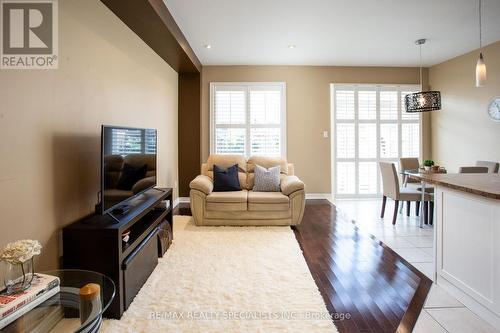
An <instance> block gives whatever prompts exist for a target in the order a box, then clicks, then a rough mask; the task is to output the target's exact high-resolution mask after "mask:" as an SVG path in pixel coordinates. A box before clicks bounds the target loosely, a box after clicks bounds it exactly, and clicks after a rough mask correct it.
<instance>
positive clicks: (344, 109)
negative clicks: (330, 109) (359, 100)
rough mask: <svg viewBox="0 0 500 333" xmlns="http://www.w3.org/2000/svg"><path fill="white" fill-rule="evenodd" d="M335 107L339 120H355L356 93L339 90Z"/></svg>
mask: <svg viewBox="0 0 500 333" xmlns="http://www.w3.org/2000/svg"><path fill="white" fill-rule="evenodd" d="M335 105H336V111H337V119H354V91H352V90H337V93H336V94H335Z"/></svg>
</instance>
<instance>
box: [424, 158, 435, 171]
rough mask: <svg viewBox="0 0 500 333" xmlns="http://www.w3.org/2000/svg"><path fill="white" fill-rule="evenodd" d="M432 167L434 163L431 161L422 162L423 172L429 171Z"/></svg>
mask: <svg viewBox="0 0 500 333" xmlns="http://www.w3.org/2000/svg"><path fill="white" fill-rule="evenodd" d="M433 165H434V161H433V160H425V161H424V169H425V171H430V170H431V168H432V166H433Z"/></svg>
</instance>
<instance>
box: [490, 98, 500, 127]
mask: <svg viewBox="0 0 500 333" xmlns="http://www.w3.org/2000/svg"><path fill="white" fill-rule="evenodd" d="M488 114H489V116H490V118H491V120H493V121H498V122H500V97H495V98H493V100H492V101H491V103H490V105H489V106H488Z"/></svg>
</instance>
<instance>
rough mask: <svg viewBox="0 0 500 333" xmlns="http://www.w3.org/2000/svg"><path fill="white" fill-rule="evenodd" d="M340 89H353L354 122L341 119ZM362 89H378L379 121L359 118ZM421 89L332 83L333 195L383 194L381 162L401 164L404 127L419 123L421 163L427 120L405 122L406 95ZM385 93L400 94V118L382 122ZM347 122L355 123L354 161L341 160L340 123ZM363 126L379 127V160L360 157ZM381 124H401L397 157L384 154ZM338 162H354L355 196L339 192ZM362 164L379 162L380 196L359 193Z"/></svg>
mask: <svg viewBox="0 0 500 333" xmlns="http://www.w3.org/2000/svg"><path fill="white" fill-rule="evenodd" d="M338 90H352V91H354V118H353V119H337V110H336V97H337V95H336V91H338ZM360 90H375V91H376V98H375V103H376V117H375V119H370V120H368V119H359V110H358V104H359V103H358V95H357V94H358V91H360ZM420 90H421V86H420V85H418V84H355V83H332V84H330V108H331V112H330V115H331V124H330V126H331V133H332V135H331V156H332V165H331V177H332V184H331V186H332V195H333V197H335V198H375V197H379V196H380V195H381V187H382V179H381V175H380V170H379V166H378V162H379V161H384V162H392V163H396V165H399V158H401V157H402V150H403V145H402V142H403V136H402V127H403V126H402V125H403V124H417V123H418V124H419V156H418V158H419V160H422V156H423V135H422V134H423V117H422V115H421V114H420V113H418V120H416V119H403V117H402V114H403V112H404V111H403V103H402V92H407V91H420ZM381 91H397V96H398V112H397V114H398V116H397V119H380V113H381V112H380V111H381V110H380V92H381ZM340 123H347V124H354V158H337V131H336V128H337V124H340ZM360 124H375V126H376V141H377V142H376V149H377V152H376V157H375V158H360V157H359V151H360V149H359V125H360ZM381 124H397V128H398V156H397V157H395V158H391V157H390V158H382V157H381V152H380V150H381V149H380V134H381V133H380V132H381V130H380V125H381ZM338 162H354V166H355V174H354V181H355V184H354V193H350V194H347V193H340V194H339V193H338V189H337V163H338ZM360 162H375V163H376V164H377V193H374V194H360V193H359V163H360Z"/></svg>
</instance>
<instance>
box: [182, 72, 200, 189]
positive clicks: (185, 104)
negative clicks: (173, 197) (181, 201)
mask: <svg viewBox="0 0 500 333" xmlns="http://www.w3.org/2000/svg"><path fill="white" fill-rule="evenodd" d="M200 101H201V74H189V73H181V74H179V196H181V197H188V196H189V182H190V181H191V180H193V179H194V178H195V177H196V176H197V175H198V174H199V173H200V164H201V160H200V148H201V147H200V125H201V123H200V108H201V102H200Z"/></svg>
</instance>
